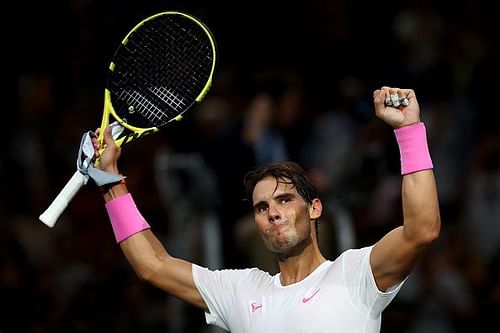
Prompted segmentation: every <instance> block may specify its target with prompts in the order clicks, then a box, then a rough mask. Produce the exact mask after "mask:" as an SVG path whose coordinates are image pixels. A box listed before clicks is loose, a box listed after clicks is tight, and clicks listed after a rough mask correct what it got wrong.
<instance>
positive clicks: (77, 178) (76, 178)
mask: <svg viewBox="0 0 500 333" xmlns="http://www.w3.org/2000/svg"><path fill="white" fill-rule="evenodd" d="M87 180H88V176H87V175H84V174H82V173H81V172H80V171H78V170H77V171H76V172H75V173H74V174H73V176H72V177H71V179H70V180H69V181H68V182H67V183H66V185H65V186H64V188H63V189H62V190H61V192H59V194H58V195H57V197H56V198H55V199H54V201H52V203H51V204H50V206H49V207H48V208H47V209H46V210H45V211H44V212H43V213H42V214H41V215H40V216H39V219H40V221H42V222H43V223H44V224H45V225H47V226H49V227H51V228H52V227H53V226H54V225H55V224H56V222H57V219H58V218H59V216H61V214H62V213H63V212H64V210H65V209H66V207H67V206H68V204H69V203H70V202H71V200H72V199H73V197H74V196H75V195H76V193H77V192H78V191H79V190H80V189H81V188H82V187H83V185H85V184H86V183H87Z"/></svg>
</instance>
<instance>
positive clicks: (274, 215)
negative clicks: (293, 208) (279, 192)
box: [268, 205, 281, 224]
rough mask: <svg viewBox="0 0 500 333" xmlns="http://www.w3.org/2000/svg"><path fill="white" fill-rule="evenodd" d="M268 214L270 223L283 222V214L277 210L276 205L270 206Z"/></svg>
mask: <svg viewBox="0 0 500 333" xmlns="http://www.w3.org/2000/svg"><path fill="white" fill-rule="evenodd" d="M268 213H269V216H268V218H269V222H270V223H272V224H274V223H276V222H277V221H279V220H281V214H280V212H279V210H278V209H276V207H275V206H274V205H270V206H269V211H268Z"/></svg>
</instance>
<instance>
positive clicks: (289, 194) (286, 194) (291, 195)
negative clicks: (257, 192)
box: [253, 192, 297, 209]
mask: <svg viewBox="0 0 500 333" xmlns="http://www.w3.org/2000/svg"><path fill="white" fill-rule="evenodd" d="M296 196H297V195H296V194H295V193H293V192H284V193H281V194H278V195H277V196H275V197H273V198H272V199H273V200H281V199H287V198H295V197H296ZM263 205H267V201H264V200H261V201H259V202H257V203H255V204H254V205H253V209H256V208H258V207H261V206H263Z"/></svg>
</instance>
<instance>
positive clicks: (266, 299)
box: [232, 284, 366, 333]
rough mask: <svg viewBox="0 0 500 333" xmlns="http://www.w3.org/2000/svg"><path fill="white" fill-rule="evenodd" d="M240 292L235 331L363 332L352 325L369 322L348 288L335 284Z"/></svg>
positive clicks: (236, 309)
mask: <svg viewBox="0 0 500 333" xmlns="http://www.w3.org/2000/svg"><path fill="white" fill-rule="evenodd" d="M241 296H242V297H240V298H239V299H240V300H241V301H239V302H238V303H237V304H236V307H235V308H234V311H233V313H232V317H233V322H234V323H237V324H236V325H235V327H238V329H237V330H232V332H235V333H236V332H240V331H241V332H290V333H293V332H308V333H311V332H363V331H362V330H361V328H360V329H356V328H355V327H353V326H356V325H358V326H361V327H362V326H364V325H366V316H365V315H364V314H362V313H361V312H360V311H359V310H358V309H356V308H354V307H353V305H352V303H351V302H350V299H349V295H348V292H347V291H346V290H345V288H343V287H341V286H337V285H334V284H331V285H325V284H314V285H310V286H307V287H306V286H304V287H300V288H290V289H288V288H270V290H265V291H261V292H255V291H254V292H253V293H248V294H245V295H241ZM239 328H244V329H243V330H240V329H239Z"/></svg>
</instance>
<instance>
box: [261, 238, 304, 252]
mask: <svg viewBox="0 0 500 333" xmlns="http://www.w3.org/2000/svg"><path fill="white" fill-rule="evenodd" d="M297 244H298V237H297V235H295V234H293V235H287V237H285V238H279V239H278V238H276V239H273V240H272V241H271V242H269V243H268V244H267V248H268V249H269V250H270V251H271V252H274V253H288V252H289V251H290V250H291V249H293V248H294V247H295V246H296V245H297Z"/></svg>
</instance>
